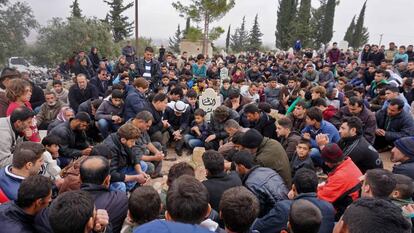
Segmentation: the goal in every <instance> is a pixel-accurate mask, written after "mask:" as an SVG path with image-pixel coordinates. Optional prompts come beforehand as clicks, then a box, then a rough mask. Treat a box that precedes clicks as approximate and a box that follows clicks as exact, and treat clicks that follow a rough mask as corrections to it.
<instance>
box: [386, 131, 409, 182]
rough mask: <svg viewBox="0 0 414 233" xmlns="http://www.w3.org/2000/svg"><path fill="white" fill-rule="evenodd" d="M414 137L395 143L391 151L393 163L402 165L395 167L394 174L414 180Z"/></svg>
mask: <svg viewBox="0 0 414 233" xmlns="http://www.w3.org/2000/svg"><path fill="white" fill-rule="evenodd" d="M413 144H414V137H404V138H400V139H398V140H397V141H395V143H394V148H393V149H392V150H391V161H392V162H393V163H398V162H399V163H400V164H396V165H394V167H393V168H392V172H393V173H394V174H401V175H406V176H408V177H410V178H411V179H414V147H413Z"/></svg>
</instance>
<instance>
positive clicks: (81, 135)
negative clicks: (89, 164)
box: [49, 112, 92, 167]
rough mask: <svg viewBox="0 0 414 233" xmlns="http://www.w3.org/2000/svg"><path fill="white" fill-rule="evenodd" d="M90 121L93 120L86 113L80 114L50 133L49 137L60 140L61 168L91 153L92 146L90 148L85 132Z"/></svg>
mask: <svg viewBox="0 0 414 233" xmlns="http://www.w3.org/2000/svg"><path fill="white" fill-rule="evenodd" d="M90 121H91V118H90V117H89V115H88V114H87V113H86V112H78V113H77V114H76V115H75V117H74V118H72V119H70V120H69V121H66V122H64V123H62V124H60V125H58V126H56V127H55V128H53V129H52V131H50V133H49V135H53V136H56V137H57V138H58V139H59V140H60V141H59V142H60V144H59V155H60V156H59V158H58V160H59V161H60V166H61V167H66V165H68V164H69V163H70V162H71V161H72V160H74V159H77V158H79V157H81V156H83V155H86V156H87V155H89V154H90V153H91V151H92V146H89V143H88V142H87V140H86V132H85V131H86V129H87V128H88V125H89V123H90Z"/></svg>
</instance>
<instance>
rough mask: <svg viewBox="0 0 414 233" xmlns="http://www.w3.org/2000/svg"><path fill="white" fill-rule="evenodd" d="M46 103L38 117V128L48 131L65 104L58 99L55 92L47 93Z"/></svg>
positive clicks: (41, 107)
mask: <svg viewBox="0 0 414 233" xmlns="http://www.w3.org/2000/svg"><path fill="white" fill-rule="evenodd" d="M45 98H46V103H44V104H42V105H41V106H40V111H39V113H38V114H37V116H36V121H37V128H38V129H39V130H47V127H48V126H49V124H50V123H51V122H52V121H54V120H55V119H56V117H57V115H58V114H59V111H60V109H61V108H62V107H63V106H64V103H63V102H62V101H60V100H58V99H57V98H56V94H55V93H54V92H46V93H45Z"/></svg>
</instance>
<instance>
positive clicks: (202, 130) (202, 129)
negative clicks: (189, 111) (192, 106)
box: [184, 109, 208, 150]
mask: <svg viewBox="0 0 414 233" xmlns="http://www.w3.org/2000/svg"><path fill="white" fill-rule="evenodd" d="M205 115H206V112H205V111H204V110H203V109H196V110H195V111H194V121H193V122H192V123H191V125H190V133H188V134H185V135H184V142H185V143H186V145H187V146H188V147H189V149H190V150H193V149H194V148H195V147H202V146H204V140H206V138H207V136H208V131H207V129H208V128H207V127H208V125H207V122H205V120H204V117H205Z"/></svg>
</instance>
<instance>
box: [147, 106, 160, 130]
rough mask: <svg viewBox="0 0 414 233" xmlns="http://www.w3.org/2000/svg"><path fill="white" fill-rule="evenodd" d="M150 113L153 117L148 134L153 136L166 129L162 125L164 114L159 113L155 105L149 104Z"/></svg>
mask: <svg viewBox="0 0 414 233" xmlns="http://www.w3.org/2000/svg"><path fill="white" fill-rule="evenodd" d="M148 111H149V112H150V113H151V115H152V117H153V121H152V125H151V127H150V129H149V130H148V134H149V135H152V134H154V133H156V132H158V131H160V132H161V131H162V130H163V128H164V125H163V124H162V117H163V112H159V111H157V109H155V108H154V105H153V104H152V103H150V104H149V107H148Z"/></svg>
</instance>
